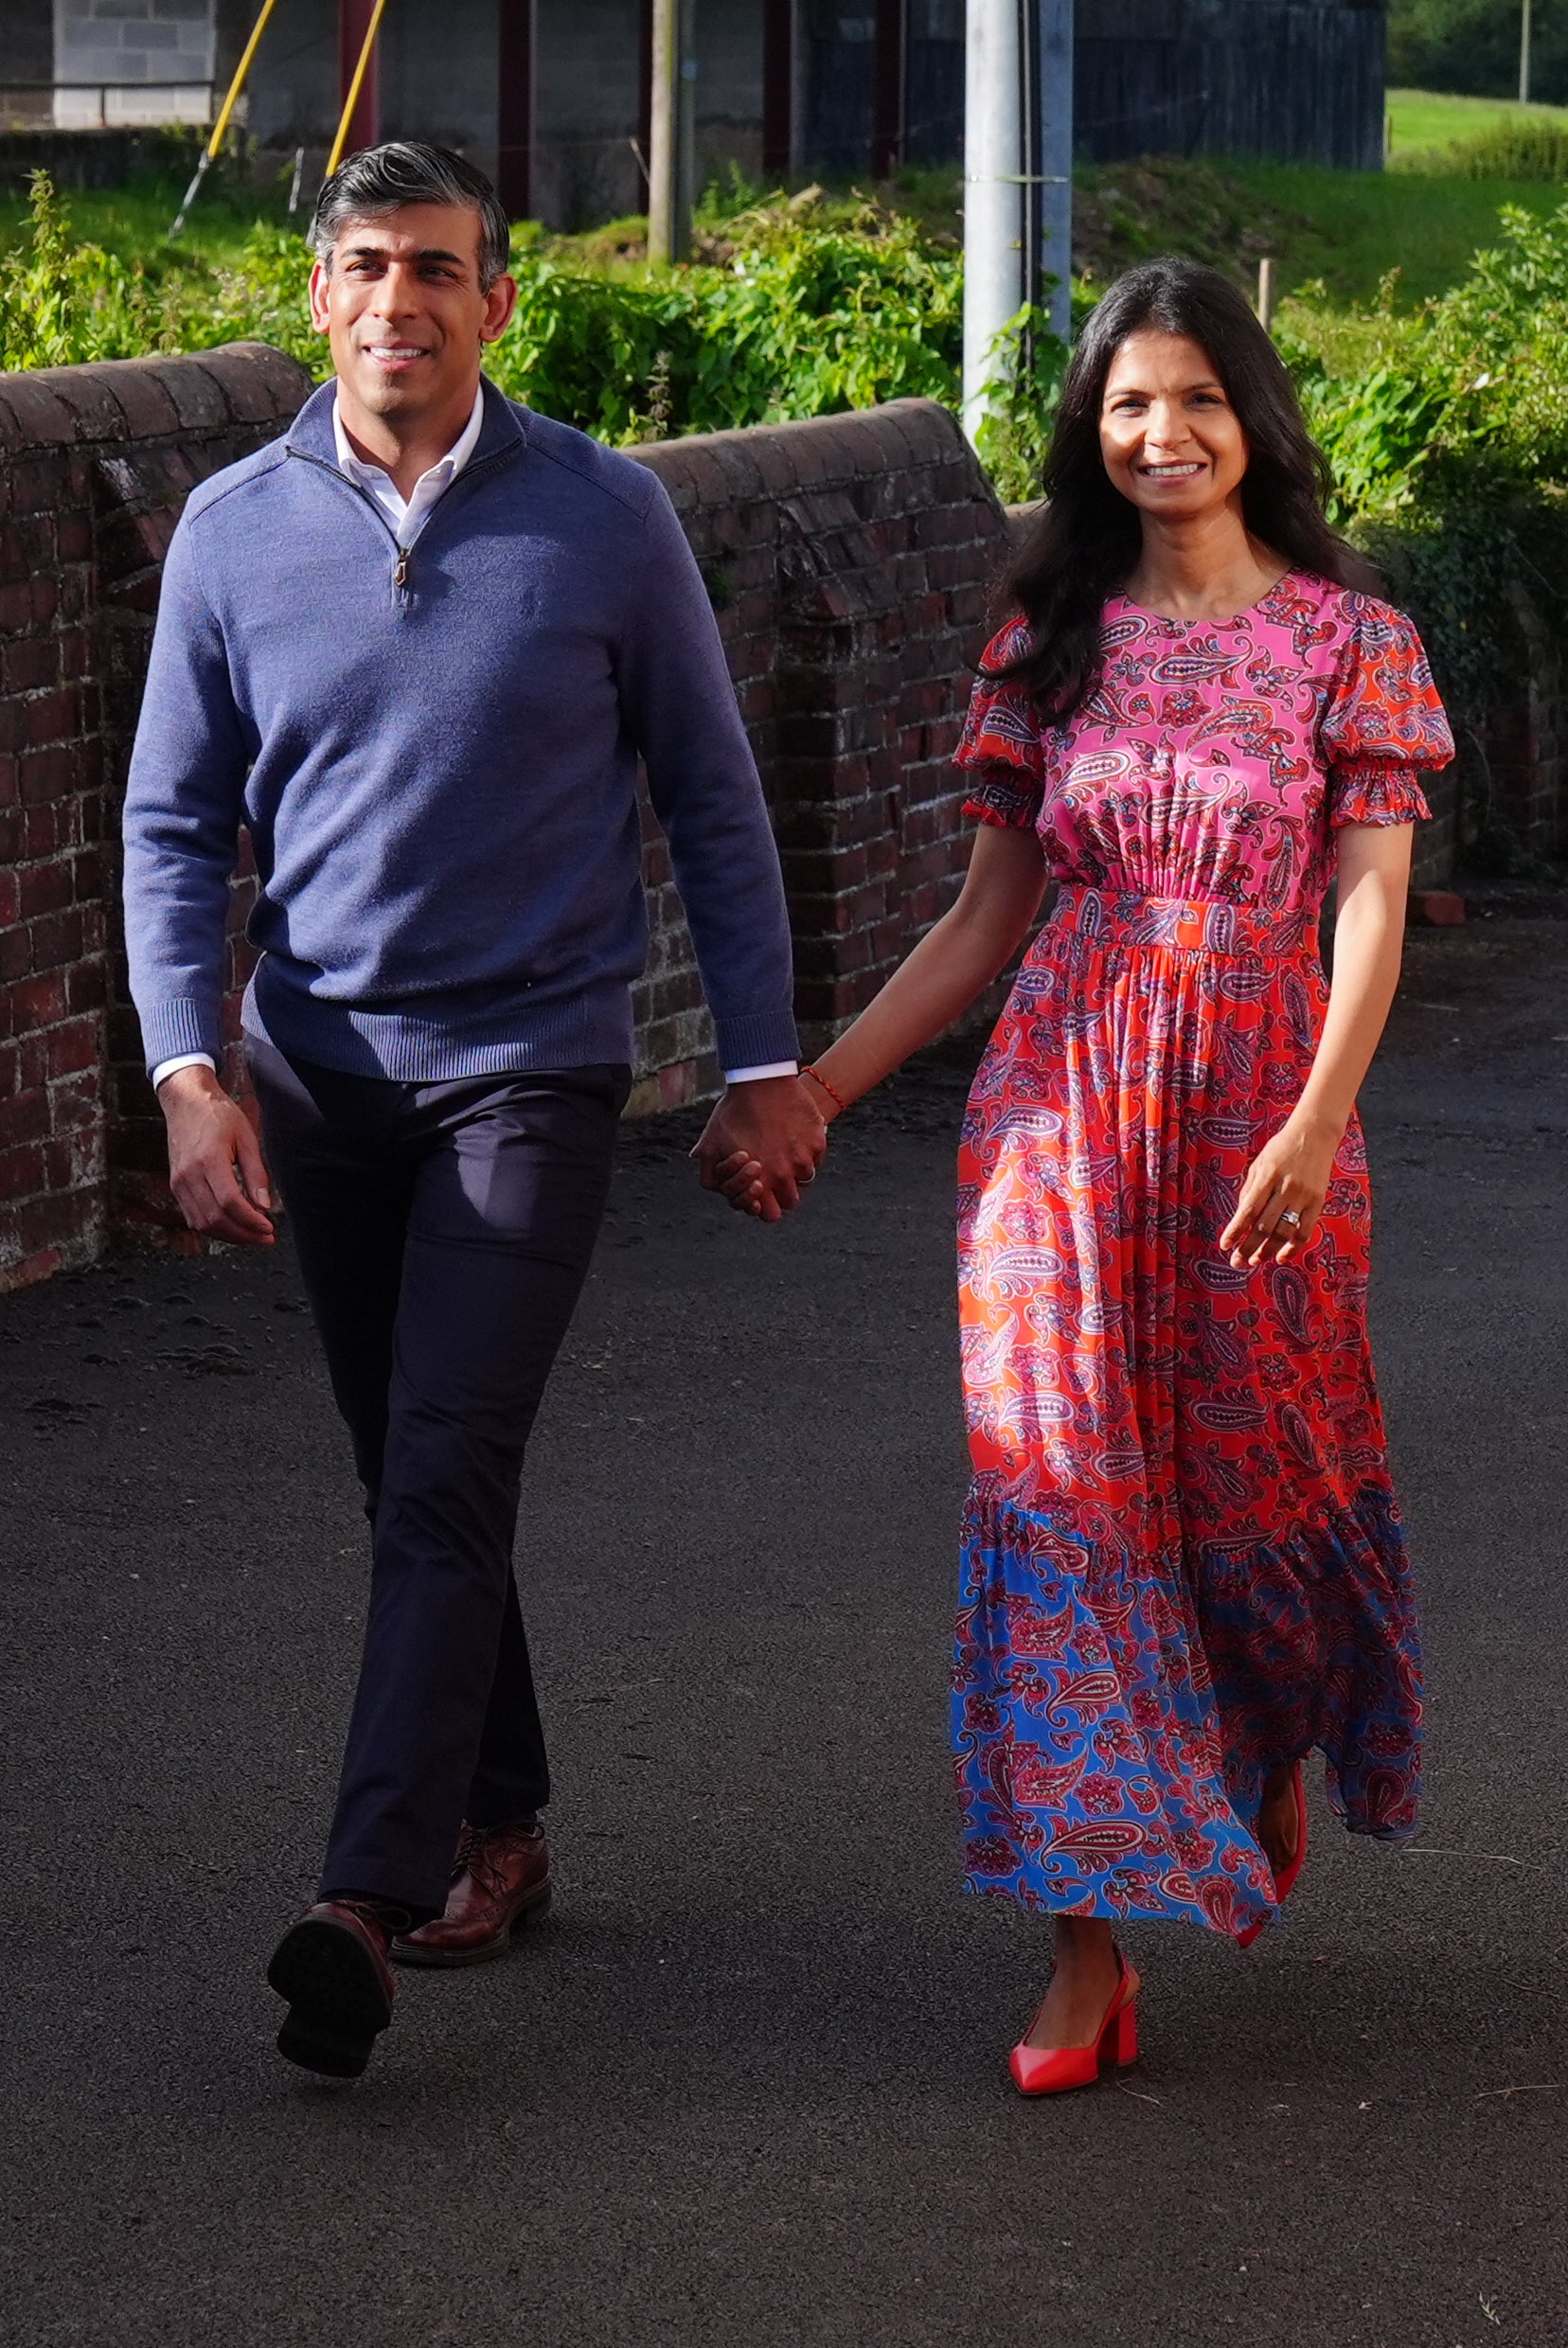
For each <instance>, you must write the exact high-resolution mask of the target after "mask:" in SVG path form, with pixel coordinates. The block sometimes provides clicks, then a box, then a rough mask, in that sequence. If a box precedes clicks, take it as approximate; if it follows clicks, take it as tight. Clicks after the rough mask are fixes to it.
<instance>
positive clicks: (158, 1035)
mask: <svg viewBox="0 0 1568 2348" xmlns="http://www.w3.org/2000/svg"><path fill="white" fill-rule="evenodd" d="M141 1031H142V1049H143V1051H144V1052H145V1053H146V1055H147V1073H148V1075H149V1076H151V1074H152V1071H153V1069H154V1068H161V1067H162V1066H163V1063H164V1061H165V1060H166V1059H179V1058H181V1057H182V1056H183V1055H184V1054H185V1053H187V1052H208V1053H210V1054H211V1056H212V1058H214V1060H216V1061H217V1062H218V1063H219V1064H220V1065H222V1062H223V1046H222V1044H221V1042H220V1041H219V1036H218V1008H217V1005H216V1004H209V1003H199V1002H198V1001H197V1000H196V999H195V997H194V996H192V995H173V996H171V997H170V998H169V1001H167V1002H165V1003H152V1004H149V1005H146V1006H145V1007H144V1008H143V1010H142V1013H141Z"/></svg>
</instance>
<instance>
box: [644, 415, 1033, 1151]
mask: <svg viewBox="0 0 1568 2348" xmlns="http://www.w3.org/2000/svg"><path fill="white" fill-rule="evenodd" d="M637 454H638V455H639V456H640V458H641V460H642V462H643V463H644V464H646V465H648V466H649V467H650V470H651V471H655V472H657V473H658V475H659V477H660V479H661V480H662V481H663V483H664V485H665V487H666V489H668V491H669V494H670V497H671V499H672V501H673V503H674V506H675V509H676V511H677V513H679V515H680V517H681V520H682V522H683V523H684V525H685V526H686V535H687V537H688V538H689V540H690V542H691V544H692V546H693V548H694V550H695V552H696V555H697V558H698V560H699V561H700V563H701V564H702V566H703V571H704V577H705V578H706V580H707V585H708V593H709V595H710V596H711V597H712V599H713V604H714V608H715V610H716V612H717V614H718V618H719V631H720V634H721V636H722V639H723V643H724V649H725V653H726V655H727V657H728V660H729V666H730V674H731V675H732V677H733V678H734V680H735V685H736V689H737V691H738V693H739V699H740V708H741V714H742V715H743V716H744V718H745V720H746V722H747V725H748V727H749V728H750V730H751V737H752V741H753V744H754V745H755V747H756V750H757V762H758V764H759V766H760V768H761V772H762V779H763V785H764V788H765V790H766V792H767V794H768V802H769V807H770V809H771V812H772V816H773V822H774V829H775V834H776V836H777V839H778V844H779V850H780V854H781V856H782V860H783V864H784V879H785V885H786V888H787V890H788V892H789V898H790V906H791V913H792V916H793V925H794V939H795V971H796V1008H797V1011H798V1013H799V1016H800V1021H801V1025H802V1031H803V1034H804V1037H805V1041H806V1045H807V1049H808V1050H809V1051H810V1050H815V1049H818V1048H820V1046H821V1044H822V1043H823V1042H824V1041H826V1040H827V1038H828V1036H829V1034H830V1033H831V1032H833V1030H834V1029H835V1028H836V1027H837V1026H839V1025H842V1024H843V1023H844V1022H845V1021H846V1020H847V1019H848V1018H850V1017H851V1016H852V1015H853V1014H854V1013H855V1012H856V1011H858V1010H859V1009H860V1008H861V1007H862V1006H863V1005H864V1004H866V1003H868V1002H869V1001H870V999H871V997H872V996H873V995H874V994H875V993H876V991H877V988H878V987H880V986H881V985H882V981H883V979H884V978H886V977H887V975H888V974H889V972H890V971H891V970H892V969H893V968H894V966H895V965H896V964H897V963H898V962H899V961H900V958H901V957H902V955H903V954H904V953H906V952H908V950H909V948H910V946H911V945H912V944H913V943H914V942H915V939H916V938H917V937H918V936H919V935H920V934H921V932H922V931H924V930H925V929H927V928H928V927H929V926H930V924H931V923H932V922H933V921H934V920H935V918H936V916H937V915H938V914H939V913H942V912H943V911H945V909H946V907H947V906H948V904H949V903H950V902H951V901H952V898H953V894H954V893H955V891H956V889H957V886H958V882H959V880H960V878H961V877H962V871H963V867H964V864H965V863H966V862H967V860H968V854H969V847H968V833H967V829H966V827H964V825H963V824H962V823H961V821H960V818H959V808H960V806H961V804H962V798H963V793H962V791H961V790H960V788H959V783H958V776H957V774H956V772H955V770H954V769H953V765H952V763H951V754H952V751H953V747H954V745H955V743H956V741H957V738H958V728H959V725H960V722H961V720H962V717H963V711H964V704H965V702H966V700H967V697H968V689H969V676H968V671H969V668H970V667H971V664H972V662H973V660H974V659H975V657H976V655H977V654H978V652H979V649H980V647H981V645H982V644H983V642H984V640H985V635H986V614H987V610H988V606H989V598H990V595H991V591H992V587H993V583H994V580H995V578H996V576H997V573H998V571H999V569H1000V567H1001V564H1002V562H1003V560H1005V557H1006V553H1007V523H1006V520H1005V518H1004V515H1003V512H1002V509H1001V507H999V506H998V504H997V502H996V499H995V497H994V496H993V494H992V492H991V489H990V487H989V482H988V481H987V479H986V476H985V474H984V473H983V472H982V471H981V469H980V467H979V465H978V464H977V463H976V462H975V459H974V456H973V454H971V450H970V448H969V445H968V443H967V442H966V440H965V439H964V436H963V435H962V433H961V432H960V431H959V429H958V427H957V425H956V423H955V422H954V421H953V418H952V417H951V416H950V415H949V414H948V413H947V411H946V410H945V409H943V408H940V407H938V406H936V405H935V402H934V401H931V400H895V401H894V402H892V404H891V405H889V406H887V407H882V408H876V409H873V410H870V411H869V412H866V413H863V414H859V415H854V416H836V417H823V418H817V419H816V420H815V421H813V422H811V423H803V424H784V425H780V426H778V427H776V428H775V429H771V430H753V431H746V432H722V433H712V434H707V435H705V436H703V437H702V438H698V439H687V440H671V441H668V442H665V443H663V444H662V445H660V446H658V447H654V448H649V449H643V450H639V451H638V452H637ZM651 860H652V861H651V863H650V872H649V878H650V883H651V889H652V901H653V907H654V927H655V938H654V959H653V963H652V965H651V966H650V976H649V978H648V980H647V981H646V982H645V985H644V989H643V993H642V997H641V1001H640V1004H639V1011H640V1014H641V1019H640V1033H641V1046H642V1052H643V1058H644V1072H643V1076H642V1081H641V1084H640V1088H639V1091H640V1099H641V1102H642V1104H643V1105H646V1106H649V1107H653V1106H663V1105H668V1104H670V1103H672V1102H674V1101H679V1100H686V1099H691V1098H694V1097H697V1096H699V1095H700V1094H702V1093H704V1092H706V1091H708V1090H710V1089H711V1087H712V1083H713V1078H714V1072H713V1066H712V1061H711V1058H710V1055H709V1041H710V1039H709V1030H708V1026H707V1018H706V1014H705V1012H704V1011H703V1010H702V1008H701V997H700V993H699V991H698V987H697V981H696V970H695V967H694V965H693V962H692V959H691V949H690V945H689V942H688V941H687V940H686V931H685V924H684V922H683V921H682V919H681V916H680V907H679V904H678V902H677V901H676V899H675V898H674V894H673V891H672V889H671V888H670V887H669V882H668V864H667V863H666V862H665V860H664V857H663V853H662V850H661V849H660V848H659V847H658V845H656V844H655V845H653V848H652V851H651Z"/></svg>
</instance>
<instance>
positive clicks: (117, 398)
mask: <svg viewBox="0 0 1568 2348" xmlns="http://www.w3.org/2000/svg"><path fill="white" fill-rule="evenodd" d="M308 389H309V382H308V379H307V377H306V375H305V373H304V371H303V370H302V369H301V368H299V367H297V366H295V365H294V364H293V363H292V362H290V361H288V360H286V359H284V358H282V357H281V356H280V355H279V354H278V353H276V352H275V351H269V350H265V349H263V348H261V347H259V346H254V345H237V346H233V347H229V348H227V349H224V350H221V351H213V352H207V353H205V354H203V355H201V356H199V357H181V358H171V359H160V360H135V361H131V362H125V363H121V364H119V365H110V366H98V367H65V368H58V369H52V370H45V371H42V372H39V373H36V374H32V375H27V376H8V377H4V378H0V453H3V455H4V458H5V464H6V471H5V475H4V480H3V483H0V639H3V644H4V650H3V654H0V1289H5V1288H11V1287H17V1286H20V1285H22V1284H24V1283H25V1282H27V1281H30V1280H35V1279H41V1278H44V1277H45V1276H47V1274H48V1273H49V1272H53V1271H56V1270H58V1269H60V1268H61V1267H62V1266H64V1265H68V1264H73V1263H80V1262H84V1261H87V1260H89V1259H90V1258H91V1257H92V1256H93V1255H95V1254H98V1252H99V1251H100V1250H101V1249H102V1248H103V1247H104V1246H105V1245H107V1244H108V1243H109V1242H110V1241H111V1240H114V1239H118V1240H122V1241H123V1240H128V1239H129V1240H133V1241H137V1240H139V1241H143V1242H163V1243H173V1244H176V1245H181V1244H190V1242H189V1241H188V1236H187V1234H185V1233H184V1231H183V1229H182V1227H181V1226H180V1223H179V1219H178V1217H177V1216H176V1215H175V1213H174V1211H173V1208H172V1204H171V1202H170V1201H169V1196H168V1191H167V1188H166V1185H165V1183H164V1179H163V1129H162V1120H161V1118H160V1117H159V1115H158V1112H157V1108H156V1104H155V1102H154V1101H153V1099H152V1096H151V1091H150V1088H149V1087H148V1084H147V1080H146V1077H145V1075H144V1074H143V1071H142V1066H141V1051H140V1040H139V1036H138V1033H137V1028H136V1022H135V1016H134V1012H133V1011H132V1009H131V1007H130V1004H129V1000H128V996H127V991H126V987H125V973H124V963H123V954H122V952H121V947H120V940H119V934H118V926H117V904H118V893H119V892H118V880H119V874H118V855H117V837H118V813H119V807H120V801H121V794H122V792H123V788H124V778H125V770H126V764H127V760H128V757H129V752H130V744H131V739H132V736H133V733H134V724H135V715H136V707H137V702H138V698H139V692H140V685H141V678H142V674H143V671H144V667H145V663H146V655H147V648H148V642H149V637H150V633H151V623H152V618H153V615H154V613H155V610H156V603H157V590H158V578H159V572H160V566H161V563H162V559H163V555H164V552H165V550H166V548H167V546H168V544H169V536H170V534H171V532H172V530H173V527H174V524H175V521H176V520H177V518H178V515H179V512H180V509H181V507H182V506H183V504H184V500H185V497H186V495H187V492H188V490H189V489H191V487H192V486H193V485H194V484H195V483H196V482H198V481H200V480H203V479H205V477H206V476H207V475H208V474H209V473H211V472H213V471H216V470H217V469H218V468H219V467H220V466H222V465H225V464H229V463H231V462H233V461H234V459H235V458H237V457H239V456H241V455H243V454H246V453H248V452H249V451H250V450H251V449H253V448H256V447H258V445H260V443H261V442H263V441H264V440H266V439H268V438H270V437H272V436H274V435H275V434H276V432H277V431H278V430H279V429H280V427H281V426H282V425H283V424H284V423H285V422H286V421H287V420H288V419H289V418H292V416H293V415H294V411H295V410H296V408H297V407H298V404H299V402H300V400H301V399H302V398H303V397H304V396H305V394H306V392H307V391H308ZM638 454H639V455H640V456H641V459H642V461H643V462H644V463H646V464H647V465H649V466H650V469H651V470H653V471H656V472H657V473H658V474H659V476H660V477H661V479H662V480H663V481H664V482H665V484H666V486H667V488H668V490H669V492H670V495H671V497H672V498H673V500H674V503H675V506H676V507H677V510H678V511H679V512H680V514H681V516H682V519H683V521H684V523H685V525H686V530H687V532H688V534H689V536H690V539H691V542H692V544H693V546H694V548H695V550H696V552H697V555H698V558H699V560H700V561H701V562H702V565H703V569H704V575H705V577H706V579H707V583H708V588H709V592H710V594H711V595H712V597H713V601H714V606H715V609H716V611H717V614H718V617H719V626H720V630H721V632H722V636H723V640H724V645H725V649H726V652H727V654H728V657H729V661H730V666H731V669H732V673H733V675H734V677H735V681H736V685H737V689H738V691H739V697H740V703H741V708H742V710H743V712H744V715H745V718H746V720H747V723H748V725H749V726H750V728H751V732H752V737H753V739H754V741H755V743H756V746H757V756H758V759H759V763H760V765H761V769H762V773H763V777H764V783H765V786H766V789H767V792H768V796H769V801H770V804H771V807H772V810H773V815H774V820H775V825H776V827H777V831H778V837H779V842H780V847H781V850H782V854H783V860H784V865H785V874H786V880H787V883H788V886H789V889H790V893H791V900H792V906H793V916H794V923H795V941H796V952H797V957H798V962H799V969H800V1009H801V1015H802V1019H803V1022H804V1024H805V1028H806V1032H807V1035H808V1037H809V1038H811V1039H812V1040H814V1041H820V1039H821V1038H823V1037H824V1036H826V1035H827V1034H828V1033H829V1031H830V1030H831V1028H832V1027H833V1026H834V1025H835V1024H837V1023H841V1022H842V1021H843V1020H844V1019H846V1017H848V1016H849V1015H850V1014H851V1013H852V1012H853V1011H854V1010H856V1009H858V1008H859V1006H860V1005H862V1004H864V1002H866V1001H868V1000H869V998H870V996H871V995H872V994H873V993H874V992H875V990H876V988H877V987H878V986H879V985H880V983H881V981H882V978H883V977H884V976H885V975H886V973H887V971H888V970H889V969H892V967H893V965H894V964H895V962H896V961H897V960H898V959H899V957H900V953H901V952H904V951H905V950H906V949H907V947H908V946H909V945H910V944H911V943H912V942H913V940H914V938H915V937H916V936H917V935H918V934H919V933H920V931H921V930H923V929H924V928H925V927H926V926H927V925H928V924H929V922H930V921H931V920H933V919H934V918H935V916H936V914H937V913H938V912H940V911H941V910H942V908H943V906H944V905H945V904H946V903H947V902H948V901H949V900H950V898H951V897H952V895H953V891H954V890H955V888H956V886H957V882H958V877H959V872H960V868H961V865H962V863H963V860H964V858H965V856H966V854H967V848H966V845H965V841H964V835H963V829H962V827H961V825H960V823H959V818H958V807H959V801H960V795H961V794H960V792H959V790H958V786H957V780H956V777H955V775H954V774H953V770H952V768H951V766H950V764H949V761H948V754H949V753H950V751H951V749H952V747H953V742H954V740H955V738H956V733H957V726H958V722H959V719H960V716H961V713H962V704H963V700H964V696H965V691H966V683H967V680H966V673H965V672H966V669H967V666H968V664H969V662H970V661H971V659H972V658H973V656H974V654H975V652H976V651H977V649H978V648H979V645H980V642H981V641H982V638H983V634H984V626H985V608H986V602H987V596H988V593H989V585H990V581H991V579H992V578H993V576H994V573H995V570H996V568H997V565H998V563H999V561H1000V560H1001V557H1002V554H1003V552H1004V548H1005V532H1006V525H1005V522H1004V520H1003V517H1002V514H1001V512H1000V509H999V508H998V507H997V505H996V502H995V500H994V498H993V497H992V495H991V492H990V489H989V486H988V484H987V482H986V479H985V476H984V475H983V473H982V472H981V471H980V470H979V468H978V467H977V466H976V464H975V462H974V459H973V457H972V456H971V454H970V452H969V449H968V447H967V445H966V444H965V442H964V440H963V437H962V436H961V435H960V433H959V432H958V429H957V427H956V425H955V424H954V423H953V419H952V418H950V417H949V416H947V415H946V414H945V413H944V411H942V410H941V409H940V408H937V407H935V406H932V405H930V404H928V403H926V402H923V401H901V402H899V403H896V404H895V405H894V406H892V407H888V408H884V409H881V410H878V411H876V412H874V413H872V414H869V415H862V416H853V417H843V418H832V419H829V420H826V421H821V422H816V423H808V424H790V425H784V426H781V427H779V428H778V429H777V430H769V431H757V432H743V433H727V434H719V435H715V436H712V437H710V438H706V439H703V440H686V441H678V442H671V443H668V444H666V445H664V446H660V447H656V448H650V449H647V450H643V451H640V452H639V453H638ZM645 831H646V851H645V871H646V877H647V880H648V885H649V896H650V914H651V928H652V945H651V952H650V961H649V969H648V972H647V975H646V977H645V978H644V980H643V982H642V985H641V987H640V988H639V990H638V1000H637V1011H638V1065H637V1086H636V1092H635V1094H634V1096H633V1110H634V1111H640V1112H647V1111H650V1110H656V1109H659V1108H663V1107H667V1106H670V1105H673V1104H675V1103H678V1102H682V1101H687V1100H691V1099H694V1098H698V1097H701V1096H702V1095H703V1094H705V1093H707V1092H709V1091H711V1090H712V1089H713V1088H714V1085H715V1083H716V1079H717V1071H716V1069H715V1066H714V1061H713V1054H712V1029H711V1023H710V1022H709V1020H708V1016H707V1012H706V1010H705V1009H704V1005H703V1002H702V994H701V988H700V987H699V984H698V978H697V970H696V965H695V961H694V958H693V955H692V951H691V943H690V939H689V936H688V934H687V932H686V922H685V918H684V916H683V915H682V912H681V908H680V903H679V900H678V898H677V897H676V895H675V891H674V887H673V883H672V880H671V878H670V872H669V865H668V856H667V853H666V850H665V847H664V843H663V841H662V839H660V837H659V836H658V833H657V829H656V827H655V826H654V825H653V824H652V821H651V818H650V817H646V820H645ZM254 888H255V882H254V879H253V878H252V877H251V874H250V871H249V867H248V863H242V867H241V876H240V877H239V878H238V879H237V880H236V883H235V888H234V897H233V907H232V915H231V924H230V927H231V943H230V956H231V959H230V969H229V980H230V984H229V988H228V993H227V997H226V1000H225V1004H224V1013H223V1016H224V1030H225V1037H226V1041H227V1043H228V1045H229V1047H230V1053H229V1061H228V1066H227V1068H226V1071H225V1074H226V1076H227V1077H228V1080H229V1081H230V1082H231V1083H233V1084H234V1085H236V1086H237V1087H238V1086H239V1085H240V1084H241V1081H242V1070H241V1066H240V1064H239V1058H238V1054H237V1053H236V1052H235V1051H234V1049H233V1047H234V1045H235V1042H236V1040H237V1037H238V1031H239V1009H240V997H241V992H242V988H243V983H244V979H245V977H246V976H247V974H248V960H247V953H246V949H245V947H244V943H243V938H242V935H241V932H242V927H243V921H244V916H245V914H246V911H247V910H248V907H249V904H250V902H251V901H252V898H253V895H254Z"/></svg>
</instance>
